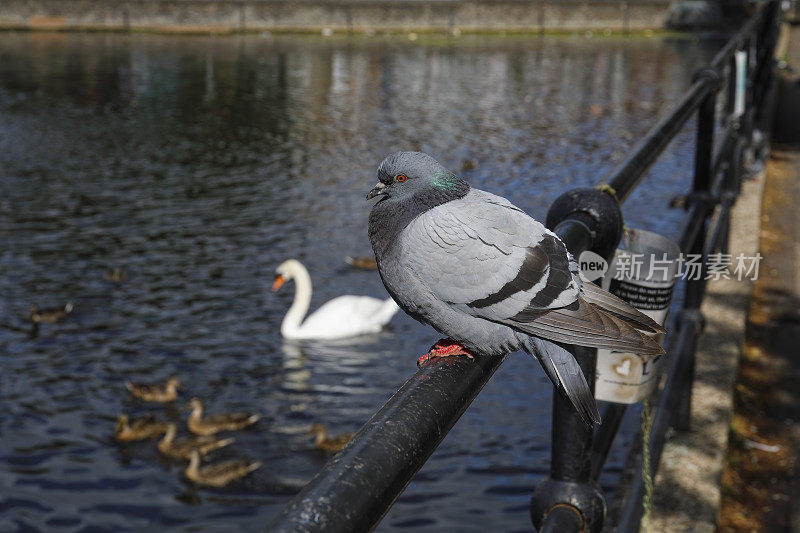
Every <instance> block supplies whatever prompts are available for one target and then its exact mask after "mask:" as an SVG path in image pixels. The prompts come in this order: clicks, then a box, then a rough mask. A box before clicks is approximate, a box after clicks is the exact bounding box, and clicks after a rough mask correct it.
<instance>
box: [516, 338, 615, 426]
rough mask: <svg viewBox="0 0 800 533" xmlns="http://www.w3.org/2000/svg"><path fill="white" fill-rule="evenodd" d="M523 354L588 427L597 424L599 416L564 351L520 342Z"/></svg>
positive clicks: (550, 345) (577, 369) (547, 344)
mask: <svg viewBox="0 0 800 533" xmlns="http://www.w3.org/2000/svg"><path fill="white" fill-rule="evenodd" d="M524 346H525V351H526V352H528V353H530V354H531V355H534V356H536V358H537V359H539V362H540V363H542V367H543V368H544V371H545V373H546V374H547V376H548V377H549V378H550V380H551V381H552V382H553V385H555V386H556V388H557V389H558V390H559V391H560V392H561V394H564V395H565V396H566V397H567V399H569V401H570V402H571V403H572V405H573V406H574V407H575V410H576V411H577V412H578V414H579V415H581V418H583V420H584V422H586V423H587V424H588V425H592V424H593V423H595V422H596V423H598V424H599V423H600V413H599V412H598V410H597V405H596V404H595V401H594V395H593V394H592V391H591V389H590V388H589V385H588V384H587V383H586V378H585V377H584V376H583V372H582V371H581V367H580V366H578V362H577V361H576V360H575V358H574V357H573V356H572V354H571V353H569V352H568V351H567V350H566V349H565V348H562V347H561V346H558V345H557V344H553V343H552V342H547V341H545V340H543V339H538V338H536V337H527V338H526V339H525V340H524Z"/></svg>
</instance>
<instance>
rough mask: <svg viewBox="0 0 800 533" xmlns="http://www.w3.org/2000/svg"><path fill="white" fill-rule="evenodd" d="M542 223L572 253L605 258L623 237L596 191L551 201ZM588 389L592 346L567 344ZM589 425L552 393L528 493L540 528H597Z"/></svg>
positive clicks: (605, 197)
mask: <svg viewBox="0 0 800 533" xmlns="http://www.w3.org/2000/svg"><path fill="white" fill-rule="evenodd" d="M547 226H548V227H549V228H551V229H553V230H554V231H555V232H556V234H558V236H559V237H560V238H561V239H562V240H563V241H564V243H565V244H566V245H567V247H568V248H569V250H570V252H572V254H573V255H575V256H576V257H578V256H579V255H580V253H581V252H583V251H584V250H589V249H591V250H593V251H595V252H596V253H599V254H600V255H602V256H604V257H609V256H610V255H611V254H612V253H613V251H614V250H615V249H616V247H617V244H618V243H619V240H620V238H621V236H622V212H621V211H620V208H619V204H618V203H617V201H616V200H615V199H614V198H613V197H612V196H611V195H609V194H607V193H605V192H602V191H600V190H597V189H576V190H573V191H569V192H567V193H565V194H563V195H562V196H560V197H559V198H558V199H556V201H555V202H553V205H552V206H551V207H550V210H549V211H548V213H547ZM569 350H570V352H571V353H572V354H573V355H574V356H575V359H576V360H577V361H578V364H579V365H580V367H581V370H582V372H583V375H584V376H586V380H587V382H588V384H589V387H590V388H591V390H592V391H594V382H595V365H596V361H597V350H596V349H593V348H586V347H583V346H570V347H569ZM593 439H594V427H592V426H589V425H587V424H586V422H584V421H583V419H582V418H581V417H580V415H578V413H577V412H576V411H575V408H574V407H573V406H572V404H571V402H570V401H569V400H568V399H567V398H565V397H564V396H563V395H562V394H561V393H560V392H559V391H557V390H554V391H553V427H552V446H551V461H550V478H549V479H546V480H545V481H543V482H542V483H540V484H539V486H537V487H536V490H535V491H534V493H533V496H532V497H531V505H530V509H531V520H532V521H533V524H534V525H535V526H536V528H537V529H538V530H539V531H542V532H545V531H559V532H569V531H576V532H577V531H585V532H587V533H593V532H599V531H600V530H601V529H602V527H603V520H604V518H605V513H606V501H605V496H604V495H603V491H602V490H601V489H600V486H599V485H598V484H597V483H596V482H595V481H594V480H593V479H592V443H593Z"/></svg>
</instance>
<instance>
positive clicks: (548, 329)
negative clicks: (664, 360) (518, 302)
mask: <svg viewBox="0 0 800 533" xmlns="http://www.w3.org/2000/svg"><path fill="white" fill-rule="evenodd" d="M509 325H511V326H512V327H514V328H515V329H518V330H520V331H524V332H525V333H529V334H531V335H536V336H537V337H542V338H544V339H547V340H551V341H554V342H562V343H564V344H579V345H581V346H588V347H590V348H605V349H607V350H614V351H618V352H631V353H635V354H640V355H659V354H662V353H664V349H663V348H661V346H659V345H658V343H657V342H656V341H654V340H653V339H651V338H650V337H648V336H647V335H646V334H645V333H643V332H641V331H639V330H638V329H636V326H635V325H631V324H629V323H628V322H627V320H625V319H623V318H620V317H617V316H616V315H614V314H612V313H610V312H608V311H605V310H603V309H600V308H598V307H597V306H595V305H593V304H590V303H588V302H587V301H586V300H584V299H583V298H578V300H576V301H575V303H574V304H572V305H570V306H568V307H562V308H559V309H553V310H551V311H547V312H545V313H543V314H541V315H539V316H538V317H536V318H534V319H532V320H528V321H525V322H516V321H512V322H511V323H510V324H509Z"/></svg>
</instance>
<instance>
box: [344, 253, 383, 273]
mask: <svg viewBox="0 0 800 533" xmlns="http://www.w3.org/2000/svg"><path fill="white" fill-rule="evenodd" d="M344 261H345V263H347V264H348V265H350V266H351V267H353V268H357V269H359V270H377V268H378V262H377V261H376V260H375V258H374V257H349V256H348V257H345V258H344Z"/></svg>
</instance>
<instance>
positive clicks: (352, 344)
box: [281, 331, 395, 394]
mask: <svg viewBox="0 0 800 533" xmlns="http://www.w3.org/2000/svg"><path fill="white" fill-rule="evenodd" d="M394 337H395V336H394V334H393V333H392V332H391V331H381V332H379V333H373V334H370V335H359V336H358V337H349V338H347V339H337V340H326V341H324V342H323V341H318V340H295V339H284V341H283V344H282V345H281V349H282V351H283V364H282V367H283V372H282V380H281V386H282V387H283V388H284V389H288V390H293V391H306V392H314V391H316V392H328V393H338V394H365V393H370V394H371V393H375V392H381V391H380V390H378V389H376V388H374V387H365V386H364V383H365V376H364V374H365V371H366V372H368V371H369V369H371V368H374V367H375V365H380V364H381V362H380V360H381V359H383V358H385V357H387V353H386V352H387V349H386V346H390V345H391V343H392V342H393V341H394ZM312 377H316V378H317V379H312ZM332 377H333V378H334V380H331V379H330V378H332ZM331 381H332V382H331ZM329 382H331V383H329Z"/></svg>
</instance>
